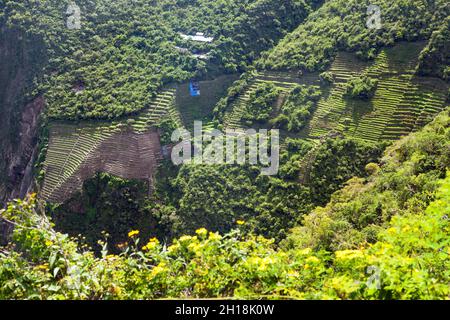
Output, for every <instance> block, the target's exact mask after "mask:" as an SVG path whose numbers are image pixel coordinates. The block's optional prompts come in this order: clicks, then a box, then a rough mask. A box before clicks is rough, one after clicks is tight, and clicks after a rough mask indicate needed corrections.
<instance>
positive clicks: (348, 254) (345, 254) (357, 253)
mask: <svg viewBox="0 0 450 320" xmlns="http://www.w3.org/2000/svg"><path fill="white" fill-rule="evenodd" d="M335 255H336V259H337V260H351V259H356V258H362V257H363V256H364V254H363V252H362V251H361V250H342V251H336V252H335Z"/></svg>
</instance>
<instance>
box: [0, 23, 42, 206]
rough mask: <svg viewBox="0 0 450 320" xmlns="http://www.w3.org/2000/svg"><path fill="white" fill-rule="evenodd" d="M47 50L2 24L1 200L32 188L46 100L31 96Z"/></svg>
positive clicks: (37, 42) (3, 200) (0, 103)
mask: <svg viewBox="0 0 450 320" xmlns="http://www.w3.org/2000/svg"><path fill="white" fill-rule="evenodd" d="M44 61H45V49H44V46H43V45H42V42H41V41H40V40H39V39H33V38H32V37H31V36H24V35H23V34H22V33H21V32H20V31H17V30H10V29H6V28H4V27H1V26H0V114H1V117H0V202H1V203H4V202H5V201H7V200H9V199H12V198H17V197H23V196H25V195H26V193H27V192H29V191H30V190H31V185H32V181H33V179H32V176H33V172H32V168H33V161H34V158H35V156H36V153H37V141H38V138H37V135H38V128H39V115H40V113H41V112H42V110H43V108H44V104H45V103H44V99H43V98H42V97H40V96H37V97H33V96H31V95H30V93H31V92H32V89H33V85H32V83H33V79H35V78H36V77H39V76H41V74H42V69H43V66H44Z"/></svg>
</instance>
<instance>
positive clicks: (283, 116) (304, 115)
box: [271, 86, 322, 132]
mask: <svg viewBox="0 0 450 320" xmlns="http://www.w3.org/2000/svg"><path fill="white" fill-rule="evenodd" d="M321 94H322V92H321V91H320V90H319V89H318V88H317V87H313V86H310V87H307V86H297V87H295V88H294V89H292V90H291V91H290V92H289V93H288V95H287V97H286V99H285V101H284V103H283V105H282V107H281V113H280V114H279V115H278V116H277V117H276V118H275V119H273V120H272V121H271V122H272V123H273V124H274V126H275V127H277V128H282V129H286V130H287V131H290V132H292V131H300V130H301V129H302V128H303V127H304V126H305V125H306V123H307V121H308V120H309V119H310V117H311V113H312V111H313V110H314V108H315V106H316V104H317V101H318V100H319V99H320V97H321Z"/></svg>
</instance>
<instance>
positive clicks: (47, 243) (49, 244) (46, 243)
mask: <svg viewBox="0 0 450 320" xmlns="http://www.w3.org/2000/svg"><path fill="white" fill-rule="evenodd" d="M45 245H46V246H47V247H51V246H52V245H53V241H51V240H45Z"/></svg>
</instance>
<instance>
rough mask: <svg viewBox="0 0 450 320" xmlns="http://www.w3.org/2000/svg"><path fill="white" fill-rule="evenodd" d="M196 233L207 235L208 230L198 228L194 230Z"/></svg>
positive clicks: (201, 235)
mask: <svg viewBox="0 0 450 320" xmlns="http://www.w3.org/2000/svg"><path fill="white" fill-rule="evenodd" d="M195 233H196V234H198V235H199V236H200V237H206V236H207V235H208V230H206V229H205V228H200V229H198V230H197V231H195Z"/></svg>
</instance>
